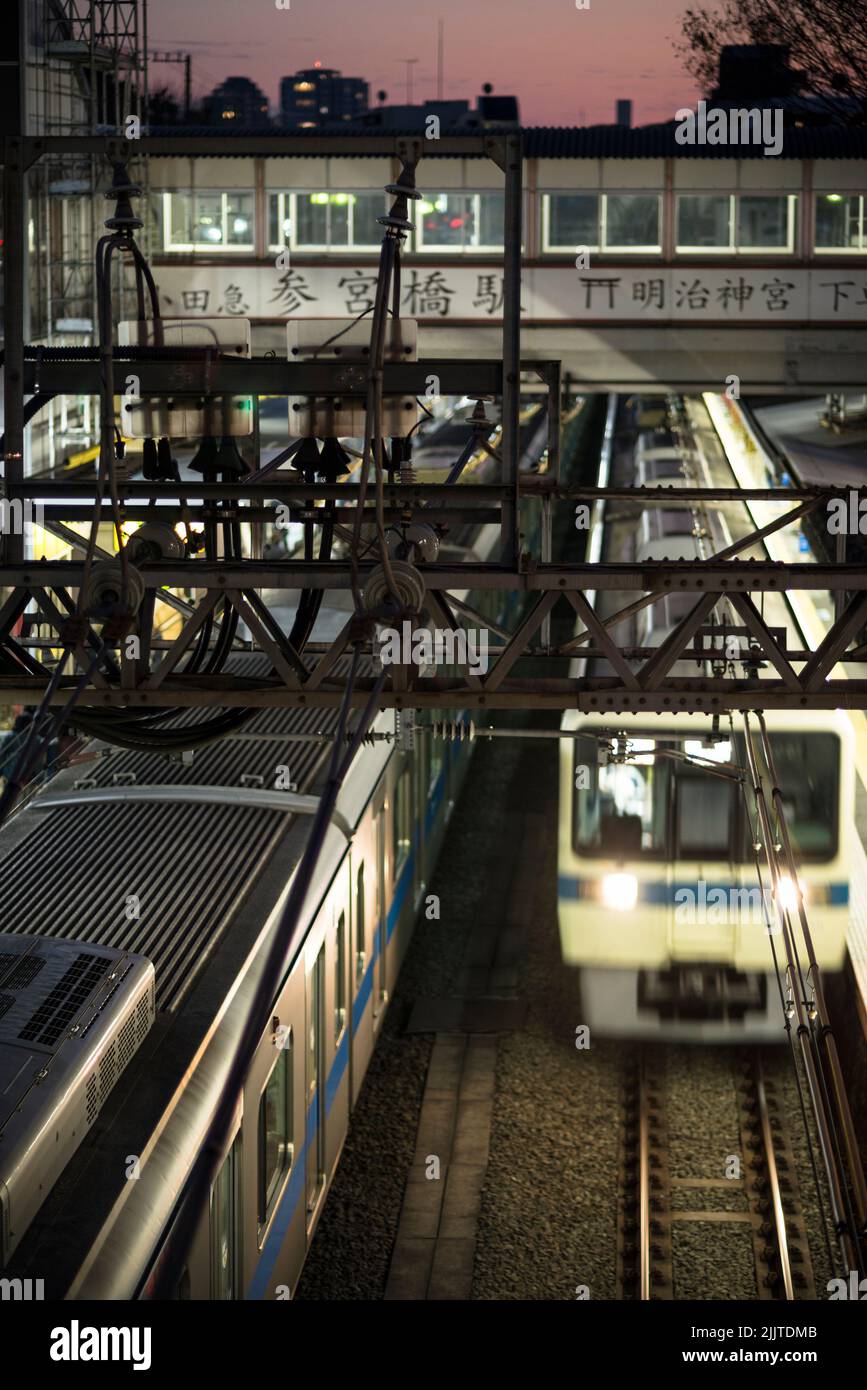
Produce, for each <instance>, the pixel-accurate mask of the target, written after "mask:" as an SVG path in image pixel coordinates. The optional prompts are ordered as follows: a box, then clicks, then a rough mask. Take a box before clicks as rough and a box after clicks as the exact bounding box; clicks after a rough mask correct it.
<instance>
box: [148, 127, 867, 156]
mask: <svg viewBox="0 0 867 1390" xmlns="http://www.w3.org/2000/svg"><path fill="white" fill-rule="evenodd" d="M514 131H515V128H514V127H512V126H507V127H503V128H502V129H501V130H498V129H497V128H490V127H488V128H487V129H484V130H482V129H481V128H480V129H476V130H472V131H463V132H462V131H460V130H448V129H446V130H443V132H442V133H443V136H444V137H445V136H447V137H448V138H449V139H453V138H456V137H459V136H460V135H461V134H467V135H472V136H475V137H478V136H479V135H480V134H486V135H495V134H510V133H514ZM674 132H675V124H674V122H673V121H669V122H667V123H666V124H664V125H649V126H637V127H635V128H630V127H628V126H618V125H597V126H524V127H523V128H522V129H521V131H520V134H521V136H522V138H523V145H524V154H525V156H526V157H527V158H528V159H661V158H665V157H667V156H671V157H673V158H677V159H733V158H734V159H765V158H780V159H867V127H859V126H843V125H824V126H803V127H801V128H798V127H796V126H789V127H787V128H786V130H785V132H784V137H783V152H782V154H781V155H779V156H766V155H765V154H764V153H763V150H762V147H761V146H760V145H756V146H748V145H746V146H745V145H739V146H736V147H734V148H733V147H732V146H729V145H679V144H678V143H677V141H676V140H675V138H674ZM150 133H151V134H153V135H160V136H161V135H165V136H183V135H188V136H195V137H202V136H208V135H213V136H215V137H216V136H217V135H219V136H220V137H225V138H228V139H230V140H231V139H242V138H243V139H248V140H249V139H251V138H252V139H259V138H261V140H262V153H263V154H266V153H267V146H268V140H269V137H270V136H280V135H282V136H288V135H291V136H292V137H294V138H298V139H301V140H308V139H309V140H310V141H311V142H312V141H314V140H316V138H317V137H319V136H322V135H328V136H334V135H340V136H344V137H345V139H346V147H347V148H346V153H347V155H351V154H352V148H351V147H352V144H353V141H355V140H363V139H365V138H369V137H370V136H371V135H384V136H391V137H393V138H394V139H405V138H408V137H415V138H419V137H420V136H423V135H424V131H423V130H420V129H418V128H416V129H413V130H405V129H401V130H389V129H381V128H379V127H376V126H350V125H349V124H346V125H341V126H328V127H322V128H321V129H319V130H309V131H306V130H279V129H277V128H272V129H271V130H269V131H265V132H263V131H262V130H254V129H248V130H219V131H217V130H215V129H214V128H213V126H178V127H175V126H159V127H157V126H155V127H153V129H152V131H151V132H150ZM429 144H430V145H431V146H432V147H433V146H434V145H435V142H434V141H430V142H429ZM426 155H434V156H436V149H435V148H431V149H430V150H429V151H426ZM359 157H360V158H365V157H367V158H381V157H382V156H359ZM469 157H473V156H469ZM475 157H477V158H482V157H483V156H475Z"/></svg>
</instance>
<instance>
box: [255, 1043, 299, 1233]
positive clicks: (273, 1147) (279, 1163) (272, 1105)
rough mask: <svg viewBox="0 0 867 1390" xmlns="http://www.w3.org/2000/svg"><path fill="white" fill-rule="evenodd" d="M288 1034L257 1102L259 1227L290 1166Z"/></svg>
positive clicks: (263, 1221)
mask: <svg viewBox="0 0 867 1390" xmlns="http://www.w3.org/2000/svg"><path fill="white" fill-rule="evenodd" d="M292 1138H293V1128H292V1035H291V1033H289V1034H287V1036H286V1037H285V1038H284V1039H283V1045H282V1047H281V1049H280V1052H279V1055H278V1057H277V1061H276V1062H275V1064H274V1069H273V1071H272V1072H271V1075H270V1076H269V1077H268V1081H267V1084H266V1086H265V1089H264V1091H263V1092H262V1099H261V1101H260V1102H259V1226H260V1228H262V1227H264V1226H266V1225H267V1223H268V1220H269V1218H270V1216H271V1213H272V1212H273V1210H274V1204H275V1202H276V1200H277V1197H278V1195H279V1193H280V1189H281V1187H282V1186H283V1179H284V1177H285V1176H286V1174H287V1173H288V1172H289V1170H290V1168H291V1167H292V1160H293V1157H294V1145H293V1143H292Z"/></svg>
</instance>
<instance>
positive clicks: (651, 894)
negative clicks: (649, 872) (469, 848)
mask: <svg viewBox="0 0 867 1390" xmlns="http://www.w3.org/2000/svg"><path fill="white" fill-rule="evenodd" d="M600 883H601V878H577V877H575V876H574V875H572V874H559V875H558V877H557V893H558V895H559V896H560V897H561V898H567V899H568V898H572V899H577V898H596V897H597V895H598V892H599V885H600ZM732 889H735V890H737V889H738V885H737V884H736V883H707V882H706V883H705V887H704V892H705V896H706V897H707V896H709V895H710V894H711V893H714V892H717V891H719V890H721V891H722V892H724V893H729V892H730V891H731V890H732ZM684 890H685V891H686V892H689V893H695V892H697V891H698V884H697V882H695V881H693V882H692V883H685V882H682V883H664V882H662V881H661V880H660V879H651V880H649V881H645V882H641V881H640V880H639V884H638V901H639V902H642V903H648V904H649V905H650V906H652V907H666V906H668V907H674V906H676V903H675V900H674V895H675V893H678V892H683V891H684ZM745 891H747V892H752V891H754V890H753V889H746V890H745ZM811 903H812V904H813V905H814V906H816V907H818V906H828V905H830V906H831V907H847V906H848V903H849V885H848V883H825V884H822V883H818V884H814V883H810V882H809V880H808V888H807V907H808V908H809V906H810V904H811Z"/></svg>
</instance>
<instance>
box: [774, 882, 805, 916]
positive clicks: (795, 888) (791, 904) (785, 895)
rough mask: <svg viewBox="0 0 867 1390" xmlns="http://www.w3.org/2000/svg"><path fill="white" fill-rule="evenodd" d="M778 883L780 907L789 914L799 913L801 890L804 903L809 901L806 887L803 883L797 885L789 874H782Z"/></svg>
mask: <svg viewBox="0 0 867 1390" xmlns="http://www.w3.org/2000/svg"><path fill="white" fill-rule="evenodd" d="M777 882H778V884H779V893H780V906H781V907H784V908H785V909H786V911H787V912H797V910H798V892H799V890H800V894H801V898H802V899H803V901H804V902H806V901H807V894H806V891H805V889H804V885H803V884H802V883H798V884H796V883H795V882H794V880H793V879H792V877H791V876H790V875H789V874H780V877H779V879H778V880H777Z"/></svg>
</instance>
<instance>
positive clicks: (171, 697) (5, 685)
mask: <svg viewBox="0 0 867 1390" xmlns="http://www.w3.org/2000/svg"><path fill="white" fill-rule="evenodd" d="M195 680H196V678H195V677H190V679H189V682H187V681H186V680H185V679H184V678H183V677H177V678H175V679H174V680H167V681H165V682H164V683H163V684H162V685H161V686H160V687H159V688H158V689H157V690H148V689H145V688H142V687H139V688H138V689H135V690H121V689H120V688H113V689H111V690H101V691H85V693H84V694H83V696H82V697H81V699H80V700H79V701H78V704H79V705H80V706H81V707H82V708H95V709H111V708H115V709H125V708H130V707H136V708H148V709H151V708H153V709H158V708H170V707H173V706H180V707H183V708H213V707H218V706H224V707H227V708H238V709H247V708H249V709H273V708H277V707H285V708H310V709H332V708H336V707H337V706H339V705H340V702H341V699H342V697H343V688H342V686H341V687H339V688H331V689H324V688H322V687H321V686H320V687H319V688H318V689H315V690H308V689H307V687H304V689H302V690H298V691H293V690H288V689H287V688H286V686H285V685H283V684H282V683H279V682H274V683H272V684H271V685H263V686H261V687H258V688H255V689H249V688H241V687H240V686H239V685H233V684H232V683H231V682H230V681H229V680H228V679H227V678H226V677H223V678H222V679H221V683H220V688H219V689H214V688H212V687H211V688H209V687H206V686H202V685H196V684H195ZM72 685H73V682H71V681H66V682H61V683H60V685H59V687H58V689H57V691H56V692H55V694H54V698H53V700H52V704H53V705H55V706H58V705H63V704H65V702H66V700H67V699H68V696H69V693H70V690H71V688H72ZM371 688H372V682H371V681H361V682H360V683H359V684H358V685H357V687H356V688H355V691H354V693H353V695H352V698H351V705H352V708H353V709H361V708H363V706H364V704H365V703H366V700H367V697H368V695H369V693H370V690H371ZM44 690H45V682H44V680H37V679H35V678H34V679H32V680H28V679H26V678H23V677H18V676H16V677H2V678H0V702H3V703H14V704H28V705H30V704H34V703H35V702H36V701H37V700H38V699H39V698H40V697H41V696H42V694H43V692H44ZM378 703H379V707H380V708H381V709H420V710H437V709H453V710H461V711H466V712H467V713H473V712H474V711H476V710H479V709H484V710H492V709H549V710H566V709H577V710H582V711H583V712H584V713H598V712H599V711H605V712H608V711H610V712H611V713H613V714H618V713H629V712H632V713H639V714H643V713H646V714H675V713H678V712H682V713H704V714H725V713H727V712H728V711H729V710H731V711H736V710H771V709H778V710H787V709H788V710H795V709H867V680H837V681H827V682H826V683H825V685H824V686H823V687H822V689H821V690H817V691H811V692H806V691H793V690H789V689H787V688H786V687H785V686H783V685H782V683H781V682H779V681H765V680H757V681H754V682H749V681H738V680H723V679H719V680H703V679H695V680H692V679H686V678H685V679H682V680H673V681H666V682H665V684H664V685H663V686H662V687H661V688H660V689H659V690H654V691H641V692H636V691H633V690H624V689H623V688H622V687H619V686H618V685H617V682H616V681H614V682H612V681H610V680H609V681H607V682H606V681H605V680H604V679H603V678H599V679H596V680H593V679H591V680H586V681H580V680H579V681H573V680H561V679H554V678H552V679H550V680H547V679H537V678H534V679H524V680H519V679H513V680H509V681H504V682H503V684H502V685H501V686H500V687H499V688H498V689H497V690H493V691H491V692H489V693H487V694H479V692H478V691H477V690H472V689H470V687H469V686H468V685H467V684H465V683H463V682H459V683H455V684H453V685H447V684H446V683H445V682H442V681H437V680H427V679H419V680H418V681H417V682H416V686H415V688H413V690H412V691H395V690H388V689H385V690H383V691H382V693H381V696H380V698H379V702H378Z"/></svg>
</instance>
